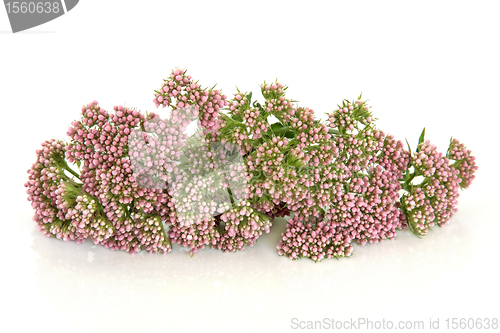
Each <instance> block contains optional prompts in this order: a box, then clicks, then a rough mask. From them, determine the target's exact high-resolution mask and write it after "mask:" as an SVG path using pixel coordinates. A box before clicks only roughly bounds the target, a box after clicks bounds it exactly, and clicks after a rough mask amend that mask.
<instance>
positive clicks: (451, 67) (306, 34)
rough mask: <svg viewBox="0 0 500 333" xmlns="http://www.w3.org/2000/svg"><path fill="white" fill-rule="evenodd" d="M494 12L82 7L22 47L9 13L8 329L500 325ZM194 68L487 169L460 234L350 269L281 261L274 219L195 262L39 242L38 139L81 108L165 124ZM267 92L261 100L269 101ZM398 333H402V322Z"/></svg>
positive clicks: (1, 26) (426, 6)
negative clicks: (158, 117) (167, 98)
mask: <svg viewBox="0 0 500 333" xmlns="http://www.w3.org/2000/svg"><path fill="white" fill-rule="evenodd" d="M497 4H498V2H486V1H470V2H464V1H450V2H441V1H417V2H401V1H394V2H388V1H383V2H382V1H372V2H361V1H349V2H348V4H347V2H312V1H311V2H306V1H301V2H291V1H287V2H275V1H262V2H258V1H251V2H250V1H248V2H237V1H228V2H219V1H203V2H195V1H175V2H174V1H118V0H114V1H111V0H106V1H97V0H82V1H80V3H79V4H78V5H77V6H76V7H75V8H74V9H73V10H72V11H70V12H69V13H67V14H66V15H64V16H62V17H60V18H58V19H56V20H54V21H52V22H49V23H46V24H44V25H41V26H39V27H35V28H33V29H30V30H28V31H25V32H21V33H17V34H12V33H11V32H10V25H9V23H8V18H7V14H6V12H5V10H4V9H3V8H0V61H1V72H0V103H1V104H0V105H1V120H2V121H1V124H2V131H1V132H0V135H1V141H0V142H1V147H2V159H1V162H2V163H1V166H0V168H1V175H2V177H3V181H2V188H1V200H0V204H1V210H0V211H1V214H2V215H1V220H0V222H1V225H2V227H1V230H2V251H3V255H2V259H3V260H2V261H3V264H2V266H1V267H2V268H1V275H0V282H1V284H0V285H1V300H0V302H1V305H2V309H1V312H0V327H2V329H1V330H2V331H3V332H14V331H18V332H19V331H23V332H28V331H35V330H36V331H37V332H63V331H71V332H115V331H121V332H142V331H148V332H153V331H154V332H167V331H168V332H173V331H175V332H212V331H213V332H255V331H257V332H289V331H297V330H293V329H292V328H291V319H292V318H298V320H301V321H308V320H320V321H321V320H323V319H324V318H333V319H335V320H349V319H350V318H358V317H365V318H368V319H370V320H373V321H375V320H382V319H385V320H391V321H393V322H394V323H397V322H398V321H399V320H411V321H414V320H422V321H424V323H425V325H426V327H428V325H429V319H430V318H432V319H434V320H435V319H438V318H439V319H440V328H445V327H446V326H445V324H446V322H445V320H446V318H453V317H456V318H494V317H495V318H500V312H499V307H498V298H499V297H500V292H499V285H498V279H499V273H498V269H497V268H498V262H499V261H498V255H499V245H498V235H499V229H500V228H499V220H500V219H499V217H498V203H499V199H500V198H499V195H498V186H499V182H498V177H499V176H498V175H499V173H498V161H499V159H498V149H497V147H498V133H499V131H498V126H499V124H498V120H499V117H498V113H499V111H500V110H499V106H498V97H499V91H500V89H499V88H500V83H499V82H500V81H499V80H500V75H499V74H500V65H499V60H498V59H500V48H499V32H500V20H499V16H498V15H499V9H500V8H499V6H498V5H497ZM175 67H180V68H187V69H188V71H189V73H190V74H191V75H192V76H193V77H194V78H196V79H198V80H199V81H200V83H201V84H202V85H203V86H208V87H211V86H212V85H213V84H216V83H217V85H218V87H220V88H221V89H223V91H224V92H225V93H226V94H227V95H228V96H230V95H231V94H232V93H234V92H235V91H236V88H235V87H236V86H237V87H238V88H239V89H240V90H243V91H254V96H256V95H257V94H258V93H259V88H258V85H259V84H260V83H262V82H263V81H264V80H267V81H271V80H274V79H276V78H278V79H279V80H280V81H281V82H283V83H286V84H288V85H289V87H290V88H289V90H288V92H289V93H288V96H289V97H291V98H293V99H295V100H298V101H300V105H304V106H308V107H311V108H313V109H314V110H315V112H316V113H317V114H318V115H321V114H323V113H324V112H330V111H332V110H333V109H334V108H335V106H336V104H337V103H341V101H342V99H344V98H346V99H354V98H356V97H357V96H358V95H359V93H360V92H363V96H364V98H367V99H369V104H370V105H372V106H373V108H372V110H373V112H374V114H375V116H376V117H378V118H379V119H380V120H379V122H378V125H379V128H381V129H383V130H384V131H386V132H389V133H392V134H394V135H395V136H396V138H398V139H401V140H404V139H405V138H408V140H409V142H410V143H412V144H413V147H414V146H415V143H416V141H417V140H418V136H419V134H420V132H421V130H422V128H423V127H424V126H425V127H426V132H427V138H428V139H430V140H432V141H433V142H434V143H436V144H437V146H438V148H439V149H440V150H441V151H443V152H444V151H445V150H446V148H447V144H448V141H449V138H450V137H451V136H454V137H457V138H459V139H460V140H461V141H463V142H465V143H466V144H467V146H468V147H469V148H470V149H472V151H473V153H474V154H475V156H477V163H478V165H479V170H478V172H477V177H476V179H475V183H474V184H473V185H472V187H471V188H470V189H469V190H467V191H465V192H463V194H462V196H461V197H460V199H459V206H458V208H459V210H458V212H457V214H456V215H455V216H454V217H453V218H452V220H451V222H450V224H449V225H447V226H446V227H443V228H435V229H434V230H432V232H430V234H429V235H428V236H427V237H425V238H423V239H418V238H417V237H415V236H413V235H412V234H411V233H410V232H400V233H399V235H398V237H397V239H396V240H395V241H386V242H383V243H380V244H368V245H366V246H365V247H360V246H355V249H354V254H353V256H352V257H351V258H349V259H341V260H324V261H322V262H321V263H318V264H314V263H313V262H312V261H309V260H305V259H304V260H300V261H291V260H289V259H286V258H284V257H279V256H278V255H277V254H276V249H275V246H276V244H277V242H278V239H279V238H280V233H281V231H283V230H284V227H285V224H284V221H283V220H280V221H276V223H275V225H274V226H273V228H272V231H271V233H270V234H267V235H264V236H262V238H261V239H259V241H258V242H257V245H256V246H255V247H253V248H249V249H247V250H245V251H244V252H241V253H236V254H224V253H221V252H218V251H215V250H203V251H200V252H199V253H198V254H196V255H195V256H194V257H193V258H192V259H191V258H189V256H188V255H187V252H186V251H185V250H184V249H181V248H180V247H175V248H174V251H173V252H172V253H170V254H167V255H152V254H147V253H140V254H137V255H133V256H132V255H129V254H127V253H124V252H112V251H109V250H107V249H104V248H102V247H100V246H97V247H96V246H94V245H93V244H92V243H91V242H85V243H83V244H81V245H77V244H73V243H65V242H62V241H58V240H56V239H49V238H45V237H43V236H42V235H41V234H39V233H38V232H37V231H36V230H35V224H34V222H33V221H32V220H31V218H32V215H33V210H32V209H31V206H30V204H29V202H28V201H26V194H25V188H24V187H23V184H24V183H25V182H26V180H27V174H26V170H27V169H28V168H29V167H30V166H31V164H32V163H33V162H34V159H35V150H36V149H37V148H38V147H39V145H40V143H41V142H42V141H43V140H46V139H50V138H59V139H64V138H65V137H66V135H65V133H66V130H67V128H68V126H69V125H70V123H71V121H72V120H74V119H77V118H78V116H79V112H80V107H81V105H82V104H85V103H88V102H90V101H93V100H98V101H99V103H100V104H101V105H102V106H103V107H105V108H107V109H111V108H112V107H113V106H114V105H119V104H125V105H127V106H131V107H137V108H139V109H140V110H142V111H146V110H147V111H153V110H154V105H153V103H152V102H151V99H152V98H153V90H154V89H158V88H159V87H160V86H161V83H162V82H163V81H162V79H164V78H166V77H167V76H168V75H169V73H170V71H171V70H172V69H173V68H175ZM259 95H260V94H259ZM395 325H396V324H395Z"/></svg>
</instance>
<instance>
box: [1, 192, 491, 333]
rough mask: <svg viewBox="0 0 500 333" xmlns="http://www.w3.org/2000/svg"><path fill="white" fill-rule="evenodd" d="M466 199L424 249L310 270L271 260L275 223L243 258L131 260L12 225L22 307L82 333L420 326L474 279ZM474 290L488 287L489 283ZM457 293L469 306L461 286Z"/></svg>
mask: <svg viewBox="0 0 500 333" xmlns="http://www.w3.org/2000/svg"><path fill="white" fill-rule="evenodd" d="M469 201H470V202H469V204H468V206H467V205H465V207H461V208H462V209H461V211H460V212H459V213H458V214H457V215H456V216H455V217H454V218H453V220H452V222H451V223H450V224H449V225H448V226H446V227H443V228H436V229H435V230H433V232H431V233H429V235H428V236H426V237H425V238H424V239H418V238H417V237H415V236H414V235H413V234H411V233H410V232H406V231H402V232H400V234H399V235H398V237H397V239H396V240H395V241H384V242H382V243H379V244H367V245H366V246H364V247H361V246H355V250H354V252H353V253H354V254H353V256H352V257H351V258H343V259H340V260H335V259H333V260H324V261H322V262H321V263H317V264H315V263H314V262H312V261H310V260H304V259H303V260H298V261H291V260H289V259H287V258H284V257H280V256H278V255H277V254H276V250H275V246H276V244H277V242H278V239H279V237H280V233H281V231H283V230H284V229H285V223H286V221H285V220H284V219H277V220H276V221H275V224H274V226H273V228H272V230H271V233H270V234H265V235H263V236H262V237H261V238H260V239H259V240H258V242H257V244H256V245H255V246H254V247H252V248H248V249H246V250H245V251H242V252H238V253H222V252H220V251H216V250H211V249H205V250H201V251H199V252H198V253H196V254H195V255H194V257H193V258H190V257H189V255H188V251H187V250H186V249H184V248H181V247H179V246H174V249H173V251H172V253H169V254H166V255H161V254H148V253H138V254H135V255H130V254H127V253H125V252H120V251H118V252H113V251H110V250H108V249H105V248H104V247H101V246H95V245H94V244H93V243H92V242H85V243H82V244H80V245H78V244H76V243H71V242H70V243H66V242H62V241H58V240H56V239H49V238H46V237H44V236H42V235H41V234H40V233H38V232H37V231H36V230H34V227H33V226H30V223H31V222H30V221H28V220H27V219H26V218H25V217H23V219H24V220H23V221H18V223H20V224H21V225H22V227H20V229H22V230H21V237H23V238H24V240H25V243H27V245H28V248H29V250H27V249H24V251H20V257H18V258H17V259H16V260H15V261H16V262H17V265H18V268H19V270H21V271H22V272H23V279H24V284H25V285H27V286H29V285H32V286H34V290H35V292H33V291H32V299H30V301H29V302H31V306H34V307H35V308H37V312H38V313H40V314H43V316H47V315H50V316H56V317H57V318H60V320H62V322H65V323H67V324H68V325H71V326H72V327H76V328H75V330H76V331H81V332H88V331H91V330H94V329H95V323H98V326H99V327H98V331H105V330H106V329H108V330H113V331H115V330H118V329H119V330H121V331H124V332H132V331H142V330H143V327H142V325H144V324H145V323H149V324H150V325H152V327H153V328H155V329H158V330H160V331H162V332H163V331H165V332H166V331H167V330H172V329H174V330H176V331H177V332H193V331H194V330H200V329H204V328H207V327H211V328H213V327H219V331H221V332H247V331H248V332H250V331H256V330H262V331H264V332H271V331H273V332H284V331H292V330H291V328H290V321H291V319H292V318H300V319H301V320H322V319H323V318H330V317H335V318H339V319H349V318H351V317H360V316H368V317H370V318H382V317H384V318H389V319H393V320H396V319H401V318H402V316H410V319H411V318H413V319H425V320H428V317H429V316H432V311H434V310H435V306H437V307H439V306H440V302H441V303H442V302H445V303H444V304H447V305H446V306H448V307H450V306H451V305H450V304H451V303H450V302H452V301H454V299H450V295H455V294H456V292H457V290H455V289H456V286H454V283H455V282H457V281H459V282H460V284H463V283H467V282H468V281H470V279H471V278H472V277H473V276H474V272H473V271H472V270H471V269H470V267H472V266H474V263H475V260H477V258H478V256H477V254H478V252H479V251H480V249H479V248H478V246H479V245H480V242H478V237H481V236H480V232H478V230H477V228H476V229H474V228H472V226H471V224H472V223H473V219H472V215H473V214H472V213H471V212H473V211H474V209H473V205H472V203H473V200H469ZM476 214H477V210H476ZM474 220H476V221H477V219H474ZM467 221H468V222H467ZM474 223H477V222H474ZM23 232H24V234H23ZM30 242H31V243H30ZM30 245H31V246H30ZM497 248H498V247H497ZM483 269H484V270H488V269H489V268H488V267H483ZM30 271H31V272H33V275H30V274H29V272H30ZM467 274H468V275H467ZM453 280H456V281H455V282H454V281H453ZM483 282H484V283H485V284H486V285H487V284H488V277H485V278H484V280H483ZM19 283H20V282H19V281H18V282H17V284H19ZM452 286H453V287H452ZM476 288H486V286H485V285H478V286H476ZM17 292H18V291H17ZM460 292H461V293H462V294H464V293H465V295H467V297H469V299H470V297H471V291H470V290H469V289H468V287H465V288H461V290H460ZM442 293H446V295H447V296H446V297H445V298H444V297H443V294H442ZM474 295H476V294H474ZM477 295H479V294H477ZM17 297H18V296H16V291H15V288H14V289H13V290H10V291H7V299H12V300H15V299H17ZM436 297H442V298H436ZM16 302H17V301H16ZM430 304H432V306H430ZM433 309H434V310H433ZM445 310H446V309H445V308H443V309H442V310H440V311H441V313H443V311H445ZM46 312H48V313H46ZM420 317H423V318H420ZM27 324H28V323H24V324H23V325H27ZM33 326H36V325H35V323H33ZM56 331H58V329H57V328H56ZM60 331H63V329H62V328H61V329H60Z"/></svg>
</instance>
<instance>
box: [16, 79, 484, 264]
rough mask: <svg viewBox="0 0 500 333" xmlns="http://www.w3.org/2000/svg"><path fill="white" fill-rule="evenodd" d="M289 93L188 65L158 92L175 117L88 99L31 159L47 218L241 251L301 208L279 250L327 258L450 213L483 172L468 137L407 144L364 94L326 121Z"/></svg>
mask: <svg viewBox="0 0 500 333" xmlns="http://www.w3.org/2000/svg"><path fill="white" fill-rule="evenodd" d="M286 90H287V86H285V85H283V84H281V83H279V82H274V83H265V82H264V84H263V85H261V92H262V95H263V97H264V101H263V102H262V103H260V102H258V101H253V102H252V94H251V93H250V94H248V93H243V92H240V91H238V92H237V93H236V94H234V96H233V98H232V99H231V100H228V99H227V98H226V96H225V95H223V94H222V92H221V91H220V90H216V89H213V88H212V89H205V88H202V87H201V85H200V84H198V83H197V82H195V81H194V80H193V79H192V77H191V76H190V75H187V74H186V71H185V70H180V69H176V70H174V71H172V73H171V75H170V77H169V78H168V79H166V80H165V81H164V83H163V84H162V85H161V87H160V89H159V90H157V91H155V94H154V99H153V102H154V104H155V105H156V106H157V107H159V106H162V107H164V108H167V110H168V116H167V117H163V118H162V117H160V115H159V114H155V113H151V114H149V113H148V114H142V113H141V112H139V111H138V110H135V109H131V108H128V107H124V106H116V107H114V108H113V110H112V111H109V112H108V111H107V110H105V109H104V108H102V107H101V106H100V105H99V104H98V103H97V102H96V101H94V102H92V103H89V104H87V105H85V106H83V107H82V110H81V119H80V120H79V121H74V122H73V123H72V124H71V127H70V128H69V129H68V132H67V134H68V136H69V142H68V143H65V142H63V141H57V140H50V141H46V142H44V143H42V147H41V149H39V150H37V152H36V154H37V160H36V162H35V163H34V164H33V166H32V167H31V169H30V170H28V173H29V179H28V182H27V183H26V184H25V186H26V187H27V193H28V200H30V201H31V205H32V207H33V209H34V211H35V216H34V220H35V222H36V224H37V227H38V229H39V230H40V231H41V232H42V233H44V234H45V235H47V236H51V237H56V238H59V239H63V240H66V241H70V240H74V241H76V242H82V241H84V240H85V239H87V238H90V239H91V240H92V241H93V242H94V243H95V244H101V245H103V246H105V247H107V248H110V249H112V250H124V251H127V252H130V253H135V252H139V251H141V250H145V251H147V252H151V253H157V252H162V253H166V252H170V251H171V248H172V244H173V243H177V244H179V245H181V246H185V247H189V248H190V253H194V252H197V251H198V250H199V249H203V248H204V247H206V246H207V247H211V248H215V249H219V250H221V251H226V252H234V251H239V250H243V249H244V248H245V247H246V246H253V245H254V244H255V242H256V241H257V239H258V238H259V237H260V236H261V235H262V234H263V233H267V232H269V231H270V229H271V227H272V220H273V219H274V218H275V217H283V216H287V215H291V217H290V218H289V219H288V221H287V227H286V231H285V232H284V233H283V234H282V235H281V240H280V241H279V244H278V245H277V250H278V254H279V255H282V256H286V257H288V258H291V259H298V258H301V257H306V258H310V259H312V260H314V261H320V260H322V259H325V258H338V257H347V256H350V255H351V254H352V251H353V243H358V244H361V245H365V244H366V243H376V242H382V241H384V240H392V239H394V238H395V237H396V235H397V232H398V231H399V230H402V229H404V228H406V227H408V229H410V230H411V231H412V232H414V233H415V234H416V235H418V236H422V235H425V234H426V233H427V232H428V231H429V230H430V228H431V227H432V226H434V225H436V224H437V225H439V226H442V225H444V224H446V223H448V222H449V220H450V218H451V217H452V216H453V213H454V212H455V211H456V205H457V198H458V196H459V192H458V190H459V188H462V189H465V188H468V187H469V186H470V184H471V182H472V181H473V179H474V173H475V171H476V170H477V166H476V162H475V158H474V157H473V156H472V155H471V152H470V150H468V149H467V148H466V147H465V146H464V145H463V144H462V143H460V142H459V141H458V140H456V139H452V140H451V142H450V147H449V149H448V151H447V153H446V154H445V155H444V154H442V153H439V152H437V150H436V147H435V146H433V145H432V144H431V143H430V142H429V141H424V140H423V134H422V136H421V138H420V140H419V144H418V147H417V150H416V152H409V151H408V150H406V149H405V148H404V146H403V144H402V142H401V141H398V140H396V139H395V138H394V137H393V136H391V135H388V134H386V133H384V132H383V131H381V130H380V129H377V128H376V125H375V118H374V117H373V115H372V113H371V111H370V109H369V107H368V106H367V105H366V103H365V102H364V101H362V100H361V99H360V98H358V99H357V100H356V101H354V102H349V101H347V100H344V101H343V102H342V105H339V106H338V108H337V109H336V110H335V111H334V112H333V113H331V114H329V115H328V120H327V121H326V122H322V121H319V120H317V119H316V118H315V114H314V111H313V110H312V109H310V108H307V107H302V106H298V105H296V104H295V103H294V101H292V100H291V99H289V98H287V96H286V94H285V92H286ZM193 123H198V129H197V130H195V131H194V133H191V132H190V131H191V130H192V128H191V125H192V124H193ZM77 169H78V171H77Z"/></svg>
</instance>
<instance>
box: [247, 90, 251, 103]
mask: <svg viewBox="0 0 500 333" xmlns="http://www.w3.org/2000/svg"><path fill="white" fill-rule="evenodd" d="M247 99H248V105H250V103H252V92H249V93H248V95H247Z"/></svg>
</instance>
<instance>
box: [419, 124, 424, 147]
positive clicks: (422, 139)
mask: <svg viewBox="0 0 500 333" xmlns="http://www.w3.org/2000/svg"><path fill="white" fill-rule="evenodd" d="M424 137H425V127H424V129H423V131H422V134H420V138H419V139H418V144H421V143H422V142H424V140H425V139H424Z"/></svg>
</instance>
